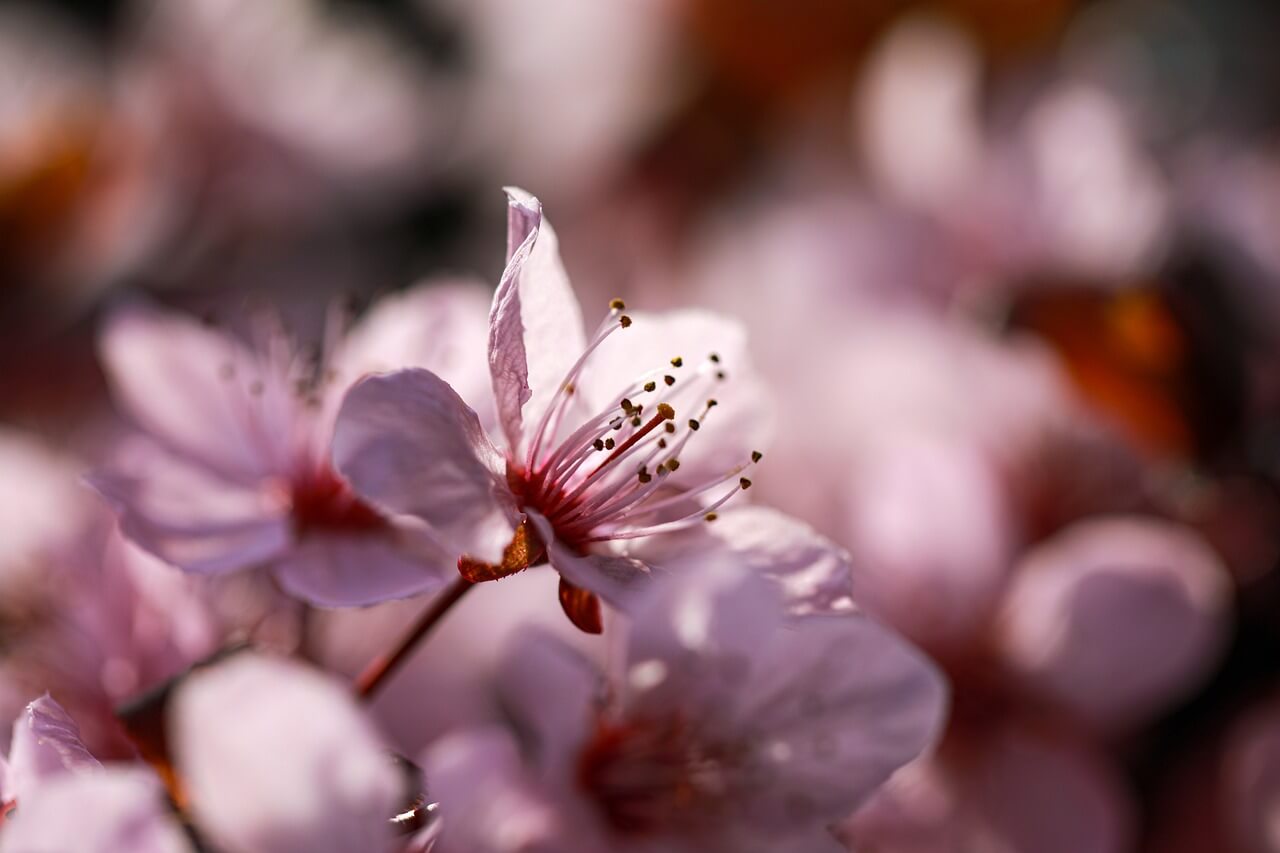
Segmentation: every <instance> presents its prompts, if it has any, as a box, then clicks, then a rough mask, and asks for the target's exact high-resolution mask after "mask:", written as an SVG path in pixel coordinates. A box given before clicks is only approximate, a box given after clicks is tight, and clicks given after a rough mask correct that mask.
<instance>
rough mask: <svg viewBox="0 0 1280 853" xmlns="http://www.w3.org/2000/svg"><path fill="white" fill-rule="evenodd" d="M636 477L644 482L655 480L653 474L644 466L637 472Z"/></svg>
mask: <svg viewBox="0 0 1280 853" xmlns="http://www.w3.org/2000/svg"><path fill="white" fill-rule="evenodd" d="M636 479H638V480H639V481H640V482H642V483H648V482H651V481H652V480H653V475H652V474H650V473H649V472H648V471H646V470H645V469H644V468H641V469H640V471H639V472H638V473H637V474H636Z"/></svg>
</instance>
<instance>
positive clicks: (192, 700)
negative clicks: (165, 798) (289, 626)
mask: <svg viewBox="0 0 1280 853" xmlns="http://www.w3.org/2000/svg"><path fill="white" fill-rule="evenodd" d="M171 714H172V716H171V718H170V722H171V725H172V726H173V739H174V751H175V755H176V758H177V765H178V768H179V770H180V772H181V773H182V777H183V780H184V781H185V783H186V785H187V788H188V791H189V793H190V797H191V804H192V809H193V811H194V812H195V815H196V818H197V820H198V821H199V823H200V826H201V828H202V830H203V831H205V832H206V833H208V835H209V837H210V838H211V839H212V840H214V842H215V843H216V844H218V846H219V847H222V848H225V849H227V850H229V851H237V853H292V851H297V850H307V851H310V853H349V851H352V850H368V851H378V850H390V849H391V846H392V837H391V827H390V823H389V820H390V818H391V816H392V815H393V814H395V812H396V809H397V807H398V806H399V805H400V804H401V803H400V801H401V797H402V794H403V792H402V790H401V789H402V784H403V778H402V776H401V775H400V772H399V771H398V770H397V769H396V767H395V765H394V764H393V763H392V762H391V760H390V758H389V756H388V755H387V754H386V752H385V749H384V746H383V744H382V741H381V740H380V738H379V737H378V735H377V734H376V732H375V731H374V729H373V727H372V725H371V724H370V723H369V722H368V721H367V720H366V718H365V717H364V715H363V714H362V713H361V711H360V709H359V708H358V707H357V706H356V704H355V702H354V700H353V699H352V698H351V696H350V693H349V691H348V690H347V689H345V687H344V686H342V685H339V684H337V683H335V682H333V681H331V680H330V679H329V678H327V677H325V676H323V675H320V674H318V673H316V672H313V671H311V670H308V669H306V668H304V667H302V666H299V665H298V664H295V663H292V662H286V661H281V660H273V659H270V658H266V657H260V656H256V655H243V656H240V657H236V658H233V659H231V660H228V661H226V662H224V663H221V664H218V665H215V666H212V667H209V668H208V669H204V670H200V671H198V672H196V673H194V674H192V675H191V676H190V677H189V678H188V679H187V680H186V681H185V682H184V683H183V684H182V685H181V686H180V687H179V688H178V692H177V693H176V695H175V696H174V708H173V710H172V711H171Z"/></svg>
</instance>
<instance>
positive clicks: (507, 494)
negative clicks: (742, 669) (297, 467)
mask: <svg viewBox="0 0 1280 853" xmlns="http://www.w3.org/2000/svg"><path fill="white" fill-rule="evenodd" d="M509 196H510V202H509V213H510V218H509V228H508V252H509V257H510V259H509V261H508V263H507V268H506V270H505V272H504V273H503V276H502V280H501V283H500V284H499V286H498V290H497V292H496V293H495V295H494V301H493V307H492V310H491V312H490V327H489V368H490V374H491V377H492V383H493V395H494V398H495V402H496V406H497V414H498V421H499V423H500V425H501V430H502V436H503V438H504V439H505V441H501V442H495V441H494V440H493V439H491V438H490V436H489V435H488V434H487V433H486V431H485V430H484V429H483V428H482V425H481V422H480V419H479V418H478V417H477V415H476V414H475V412H474V411H473V410H472V409H471V408H470V407H469V406H468V405H467V403H466V402H464V400H463V398H462V397H460V396H459V394H458V393H457V392H456V391H455V390H454V389H453V388H451V387H450V386H449V384H448V383H447V382H445V381H444V380H443V379H441V377H439V376H437V375H436V374H433V373H431V372H429V371H425V370H406V371H401V372H398V373H393V374H390V375H386V376H374V377H368V378H366V379H365V380H363V381H361V382H359V383H358V384H357V385H356V386H355V387H354V388H352V390H351V391H350V393H349V394H348V395H347V398H346V400H345V401H344V403H343V407H342V410H341V411H340V413H339V415H338V421H337V426H336V429H335V435H334V460H335V463H336V465H337V467H338V469H339V470H340V471H342V473H343V474H344V475H345V476H346V477H347V478H348V479H349V480H350V481H351V483H352V485H353V486H354V488H355V489H356V491H357V492H358V493H359V494H361V495H362V496H365V497H367V498H368V499H369V500H371V501H373V502H374V503H375V504H376V505H377V506H380V507H384V508H386V509H388V510H390V511H394V512H396V513H403V514H408V515H413V516H417V517H418V518H420V519H423V520H425V521H426V522H427V523H428V524H429V525H430V526H431V528H432V530H433V531H435V532H436V533H437V534H438V535H439V536H440V537H441V538H442V539H444V540H445V541H447V542H449V543H451V547H452V550H453V553H455V554H457V555H459V556H460V557H461V559H460V560H459V564H458V565H459V569H460V571H461V572H462V574H463V576H464V577H465V578H467V579H468V580H471V581H482V580H491V579H495V578H500V577H504V576H507V575H510V574H512V573H514V572H517V571H521V570H523V569H524V568H526V567H528V566H529V565H531V564H535V563H537V562H538V561H540V560H541V559H542V558H543V557H544V556H545V558H546V559H547V560H548V561H549V562H550V563H551V565H552V566H553V567H554V568H555V569H556V570H557V571H559V573H560V575H561V577H562V582H561V587H560V594H561V601H562V603H563V604H564V607H565V611H566V613H568V614H569V616H570V618H571V619H573V620H574V622H575V624H577V625H579V627H582V628H584V629H585V630H594V631H598V630H599V629H600V610H599V603H598V600H597V599H596V595H600V596H602V597H604V598H605V599H606V600H609V601H610V602H611V603H614V604H617V603H618V602H619V601H620V600H621V599H623V598H624V597H625V596H626V595H627V594H628V588H629V587H631V586H632V585H633V584H634V583H635V582H636V581H638V580H641V579H643V578H644V577H645V576H646V575H647V574H648V572H649V569H650V568H651V567H652V565H656V562H657V561H650V560H649V559H648V558H647V556H646V547H647V546H651V545H653V543H655V542H658V541H659V540H660V535H665V534H671V533H676V532H677V531H686V530H689V529H691V528H695V527H699V526H702V525H705V524H706V522H708V521H713V520H715V519H716V518H717V510H718V509H719V508H720V507H721V506H723V505H724V504H725V503H727V502H728V501H730V500H732V499H733V498H734V497H735V496H736V495H737V494H738V493H739V492H741V491H742V490H744V489H746V488H748V487H749V486H750V485H751V480H750V479H749V478H748V477H747V476H746V474H747V473H749V472H748V469H749V468H750V467H751V466H752V465H753V464H754V463H755V462H757V461H759V459H760V458H761V454H760V452H759V451H758V450H756V447H757V446H758V445H759V443H760V441H761V440H762V438H763V437H764V435H765V433H766V432H767V431H768V419H769V418H768V414H769V413H768V410H767V408H766V407H765V405H764V402H763V399H762V396H763V395H762V392H761V390H760V387H759V385H758V383H757V382H756V380H755V379H754V377H753V375H752V373H751V370H750V367H749V365H748V364H747V358H746V341H745V336H744V334H743V332H742V330H741V329H740V327H739V326H738V325H737V324H736V323H733V322H731V321H728V320H725V319H722V318H720V317H718V316H716V315H713V314H710V313H707V312H703V311H678V312H672V313H670V314H667V315H663V316H654V317H649V316H644V315H640V314H635V315H631V314H627V313H624V312H625V310H626V309H625V306H624V305H622V303H621V301H620V300H614V302H613V303H611V305H610V311H609V313H608V314H607V315H606V317H605V318H604V320H603V321H602V322H601V323H600V325H599V326H598V327H597V329H596V331H595V332H594V333H593V334H592V335H591V337H590V338H589V339H588V338H586V337H584V335H583V327H582V315H581V310H580V308H579V306H578V303H577V300H576V299H575V298H574V296H573V292H572V290H571V289H570V286H569V280H568V277H567V276H566V274H565V271H564V268H563V266H562V265H561V262H560V258H559V253H558V250H557V245H556V237H555V233H554V232H553V231H552V230H551V228H550V226H549V225H548V224H547V223H546V222H545V221H544V220H543V218H542V212H541V206H540V205H539V203H538V201H537V199H535V198H533V197H532V196H529V195H528V194H526V193H524V192H523V191H520V190H510V191H509ZM499 444H501V445H502V446H503V448H504V449H501V450H500V449H499ZM677 470H678V473H677ZM761 518H762V519H763V521H762V523H767V524H772V525H774V526H775V527H777V528H779V529H781V528H784V527H785V528H787V529H788V530H787V534H788V539H789V541H788V543H787V545H786V546H783V545H780V544H779V543H778V542H776V541H775V540H773V539H772V538H769V537H762V540H763V541H759V542H757V543H756V547H757V548H758V550H759V553H760V556H761V557H763V556H765V555H766V554H768V553H777V552H779V551H780V550H781V549H782V548H784V547H789V546H791V545H794V543H795V540H796V539H797V538H806V537H807V538H808V539H809V541H810V542H811V544H813V545H814V546H815V548H816V551H815V549H808V550H806V549H805V548H791V550H790V555H791V556H792V557H794V556H795V555H797V554H802V555H804V557H803V558H804V559H805V560H811V559H823V557H822V556H819V552H820V553H821V554H829V553H831V552H832V551H835V549H834V548H833V546H828V545H826V544H825V543H824V542H823V540H820V539H818V538H817V537H816V535H815V534H813V533H812V531H809V530H808V528H805V527H804V526H803V525H799V524H798V523H794V522H789V521H787V520H785V519H780V518H777V517H775V516H764V515H762V516H761ZM826 548H831V551H826V550H825V549H826ZM780 559H781V558H780ZM826 565H828V566H829V567H830V568H831V569H832V570H833V571H834V572H835V573H836V575H837V576H841V577H844V578H846V579H847V565H846V564H845V563H844V561H843V559H842V558H837V559H833V560H828V561H827V562H826ZM798 568H799V567H796V566H794V565H793V566H790V567H789V568H788V569H785V570H784V571H788V572H791V573H794V572H795V571H797V570H798Z"/></svg>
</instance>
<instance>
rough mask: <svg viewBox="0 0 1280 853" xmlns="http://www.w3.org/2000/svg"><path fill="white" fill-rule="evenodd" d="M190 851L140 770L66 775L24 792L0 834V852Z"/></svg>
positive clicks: (157, 789)
mask: <svg viewBox="0 0 1280 853" xmlns="http://www.w3.org/2000/svg"><path fill="white" fill-rule="evenodd" d="M71 850H74V851H76V853H121V851H128V853H194V850H195V848H194V847H192V845H191V843H190V842H189V841H188V840H187V837H186V835H185V834H184V833H183V831H182V829H181V828H180V827H179V826H178V822H177V821H176V820H175V819H174V818H173V816H172V813H171V812H170V811H169V809H168V807H167V805H166V804H165V796H164V789H163V788H162V787H161V785H160V781H159V780H158V779H157V778H156V777H155V776H154V775H153V774H151V773H150V772H149V771H147V770H144V769H141V768H133V767H129V768H116V767H113V768H111V769H107V770H99V771H97V772H94V773H89V774H84V775H78V774H68V775H64V776H60V777H58V778H57V779H54V780H51V781H50V782H49V783H48V784H45V785H41V786H40V787H39V788H38V789H37V790H36V791H34V792H33V793H31V794H30V795H28V796H24V797H23V800H22V804H21V806H20V807H19V809H18V812H17V813H16V814H15V815H14V816H13V817H11V818H10V819H9V820H7V821H6V822H5V824H4V831H3V832H2V833H0V853H62V851H71Z"/></svg>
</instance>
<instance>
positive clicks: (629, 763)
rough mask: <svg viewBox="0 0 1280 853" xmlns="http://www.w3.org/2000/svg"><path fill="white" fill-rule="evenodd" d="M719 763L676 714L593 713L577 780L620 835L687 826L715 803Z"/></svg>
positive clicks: (711, 812)
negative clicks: (631, 717) (607, 716)
mask: <svg viewBox="0 0 1280 853" xmlns="http://www.w3.org/2000/svg"><path fill="white" fill-rule="evenodd" d="M725 764H726V760H725V756H721V755H719V754H717V753H716V752H715V751H714V750H711V749H708V748H707V747H706V746H705V745H701V744H699V743H698V742H697V741H696V740H695V739H694V738H692V737H691V736H690V733H689V731H688V727H687V726H686V725H684V724H683V722H682V721H681V720H680V718H678V717H671V718H668V719H665V720H655V721H627V722H621V723H619V722H609V721H605V720H601V721H600V722H599V723H598V725H597V727H596V731H595V733H594V734H593V736H592V738H591V739H590V740H589V741H588V742H587V744H586V746H585V747H584V748H583V750H582V752H581V753H579V755H578V764H577V773H578V785H579V787H580V788H581V789H582V790H583V791H585V792H586V793H587V795H588V796H589V797H591V799H592V800H594V801H595V803H596V805H597V806H598V807H599V808H600V810H601V812H602V813H603V815H604V818H605V820H606V821H607V822H608V824H609V826H611V827H612V828H613V829H614V830H615V831H616V832H618V833H619V834H621V835H633V836H644V835H653V834H657V833H661V832H669V831H672V830H684V831H689V830H691V829H694V828H696V826H698V825H701V824H703V823H706V822H708V821H709V820H712V819H714V817H715V815H716V812H717V811H718V810H719V806H720V804H721V803H722V802H723V799H724V796H725V784H724V778H725V773H724V769H725Z"/></svg>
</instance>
